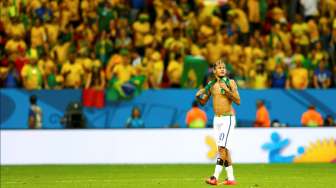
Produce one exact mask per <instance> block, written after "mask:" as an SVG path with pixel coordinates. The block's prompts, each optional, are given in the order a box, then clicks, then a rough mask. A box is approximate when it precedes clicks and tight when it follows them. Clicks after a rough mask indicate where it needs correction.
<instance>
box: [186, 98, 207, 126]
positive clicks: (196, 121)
mask: <svg viewBox="0 0 336 188" xmlns="http://www.w3.org/2000/svg"><path fill="white" fill-rule="evenodd" d="M206 123H207V115H206V113H205V112H204V111H203V110H202V109H200V108H199V107H198V102H197V101H194V102H193V103H192V108H191V109H190V110H189V111H188V113H187V116H186V124H187V127H189V128H205V127H206Z"/></svg>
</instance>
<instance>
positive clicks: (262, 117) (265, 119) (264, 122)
mask: <svg viewBox="0 0 336 188" xmlns="http://www.w3.org/2000/svg"><path fill="white" fill-rule="evenodd" d="M254 126H255V127H270V126H271V120H270V117H269V113H268V110H267V108H266V106H265V104H264V101H262V100H258V101H257V113H256V120H255V122H254Z"/></svg>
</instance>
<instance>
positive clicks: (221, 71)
mask: <svg viewBox="0 0 336 188" xmlns="http://www.w3.org/2000/svg"><path fill="white" fill-rule="evenodd" d="M215 75H216V76H218V77H223V76H225V75H226V67H225V64H224V63H220V64H218V65H217V66H216V69H215Z"/></svg>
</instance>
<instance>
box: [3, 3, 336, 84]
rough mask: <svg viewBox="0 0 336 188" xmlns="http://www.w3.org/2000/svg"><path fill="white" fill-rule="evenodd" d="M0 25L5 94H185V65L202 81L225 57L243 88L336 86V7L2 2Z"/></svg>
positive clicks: (295, 4) (249, 4)
mask: <svg viewBox="0 0 336 188" xmlns="http://www.w3.org/2000/svg"><path fill="white" fill-rule="evenodd" d="M0 16H1V17H0V60H1V61H0V73H1V74H0V86H1V87H6V88H7V87H24V88H25V89H29V90H31V89H62V88H95V89H101V90H102V89H105V88H109V87H114V88H116V89H117V90H118V89H120V88H121V87H122V86H124V84H127V83H131V84H133V85H136V86H137V87H140V88H141V89H147V88H163V87H181V84H180V83H181V78H182V76H183V74H187V77H188V79H190V80H191V81H192V80H195V79H196V78H195V75H196V76H197V74H193V72H192V71H191V72H188V73H183V64H184V60H185V57H186V56H193V57H197V58H202V59H204V60H205V61H206V62H207V63H208V64H209V65H210V66H209V70H207V72H208V73H210V72H211V65H212V64H213V63H214V62H215V61H216V60H218V59H220V58H224V59H225V60H226V61H227V62H228V64H227V69H228V71H229V75H230V77H232V78H234V79H235V80H236V82H237V83H238V86H239V87H241V88H254V89H264V88H294V89H305V88H331V87H335V86H336V51H335V47H336V1H335V0H227V1H225V0H219V1H214V0H212V1H211V0H171V1H170V0H169V1H162V0H29V1H27V0H6V1H1V2H0ZM200 79H206V78H200ZM190 87H191V86H190ZM126 88H127V87H126Z"/></svg>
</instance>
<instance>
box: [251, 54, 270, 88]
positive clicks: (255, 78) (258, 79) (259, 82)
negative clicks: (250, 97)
mask: <svg viewBox="0 0 336 188" xmlns="http://www.w3.org/2000/svg"><path fill="white" fill-rule="evenodd" d="M261 61H262V60H257V62H256V63H257V65H256V68H255V70H252V71H251V73H250V78H251V81H252V83H251V84H252V85H251V87H252V88H254V89H266V88H267V87H268V74H267V71H266V68H265V64H264V63H263V62H261Z"/></svg>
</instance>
